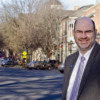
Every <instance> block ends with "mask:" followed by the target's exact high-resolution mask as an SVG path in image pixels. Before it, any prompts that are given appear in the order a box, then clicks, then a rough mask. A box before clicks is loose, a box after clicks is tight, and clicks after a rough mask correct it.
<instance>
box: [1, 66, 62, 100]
mask: <svg viewBox="0 0 100 100" xmlns="http://www.w3.org/2000/svg"><path fill="white" fill-rule="evenodd" d="M62 82H63V74H61V73H60V72H58V71H57V70H28V69H20V68H8V67H4V68H3V67H0V100H61V93H62Z"/></svg>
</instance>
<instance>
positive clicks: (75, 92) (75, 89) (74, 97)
mask: <svg viewBox="0 0 100 100" xmlns="http://www.w3.org/2000/svg"><path fill="white" fill-rule="evenodd" d="M84 60H85V58H84V57H83V56H82V57H81V61H80V64H79V67H78V70H77V74H76V78H75V81H74V85H73V88H72V91H71V96H70V100H77V95H78V90H79V86H80V82H81V78H82V74H83V68H84Z"/></svg>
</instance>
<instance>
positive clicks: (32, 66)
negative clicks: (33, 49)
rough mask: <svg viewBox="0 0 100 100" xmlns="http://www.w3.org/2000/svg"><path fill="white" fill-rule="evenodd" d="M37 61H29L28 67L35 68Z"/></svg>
mask: <svg viewBox="0 0 100 100" xmlns="http://www.w3.org/2000/svg"><path fill="white" fill-rule="evenodd" d="M37 63H38V61H32V62H29V63H27V65H26V67H27V68H28V69H33V68H35V64H37Z"/></svg>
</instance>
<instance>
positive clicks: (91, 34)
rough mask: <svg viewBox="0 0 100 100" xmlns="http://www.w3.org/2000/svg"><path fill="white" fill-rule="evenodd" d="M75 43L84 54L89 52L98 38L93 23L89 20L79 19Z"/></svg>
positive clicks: (75, 31)
mask: <svg viewBox="0 0 100 100" xmlns="http://www.w3.org/2000/svg"><path fill="white" fill-rule="evenodd" d="M74 38H75V41H76V43H77V45H78V47H79V49H80V51H81V52H82V53H85V52H86V51H88V50H89V49H90V48H91V47H92V46H93V43H94V41H95V38H96V31H95V30H94V29H93V23H92V22H91V20H89V19H88V18H81V19H78V20H77V22H76V26H75V30H74Z"/></svg>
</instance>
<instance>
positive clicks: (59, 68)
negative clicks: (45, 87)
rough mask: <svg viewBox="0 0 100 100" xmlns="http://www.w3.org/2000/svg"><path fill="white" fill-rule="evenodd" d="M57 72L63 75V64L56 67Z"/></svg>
mask: <svg viewBox="0 0 100 100" xmlns="http://www.w3.org/2000/svg"><path fill="white" fill-rule="evenodd" d="M58 70H59V71H60V72H61V73H64V62H63V63H61V64H60V65H59V66H58Z"/></svg>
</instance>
